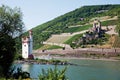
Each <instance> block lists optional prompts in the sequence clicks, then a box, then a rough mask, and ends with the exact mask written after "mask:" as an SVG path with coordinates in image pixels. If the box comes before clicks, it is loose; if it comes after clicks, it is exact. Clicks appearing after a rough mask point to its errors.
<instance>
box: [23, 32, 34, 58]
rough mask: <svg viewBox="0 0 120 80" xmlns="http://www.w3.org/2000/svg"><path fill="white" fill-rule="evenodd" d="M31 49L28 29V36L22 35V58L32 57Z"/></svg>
mask: <svg viewBox="0 0 120 80" xmlns="http://www.w3.org/2000/svg"><path fill="white" fill-rule="evenodd" d="M32 50H33V37H32V31H31V30H30V31H29V36H28V37H27V36H26V37H22V57H23V58H24V59H28V58H29V59H33V55H32Z"/></svg>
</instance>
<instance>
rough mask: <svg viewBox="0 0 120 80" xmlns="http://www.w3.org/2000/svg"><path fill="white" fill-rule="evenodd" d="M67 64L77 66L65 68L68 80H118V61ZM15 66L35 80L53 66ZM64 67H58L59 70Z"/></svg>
mask: <svg viewBox="0 0 120 80" xmlns="http://www.w3.org/2000/svg"><path fill="white" fill-rule="evenodd" d="M69 62H71V63H74V64H77V65H68V66H67V67H68V68H67V71H66V75H67V77H68V78H69V80H120V61H100V60H79V59H72V60H69ZM15 66H16V67H22V70H23V71H27V72H29V73H30V75H31V77H32V78H34V79H35V80H36V79H37V78H38V75H39V74H40V73H41V70H42V69H46V70H47V69H48V68H54V65H41V64H15ZM64 67H65V66H62V65H59V66H58V68H59V69H62V68H64Z"/></svg>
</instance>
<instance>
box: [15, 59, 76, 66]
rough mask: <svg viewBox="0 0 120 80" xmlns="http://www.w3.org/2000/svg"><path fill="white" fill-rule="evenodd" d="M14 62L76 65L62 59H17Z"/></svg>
mask: <svg viewBox="0 0 120 80" xmlns="http://www.w3.org/2000/svg"><path fill="white" fill-rule="evenodd" d="M14 64H42V65H76V64H73V63H69V62H68V61H61V60H43V59H42V60H16V61H14Z"/></svg>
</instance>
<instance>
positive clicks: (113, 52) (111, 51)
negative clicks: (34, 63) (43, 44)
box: [33, 48, 120, 56]
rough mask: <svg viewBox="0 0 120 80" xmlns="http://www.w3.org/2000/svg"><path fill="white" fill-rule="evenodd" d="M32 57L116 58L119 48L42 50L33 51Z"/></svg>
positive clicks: (119, 53) (119, 51) (119, 52)
mask: <svg viewBox="0 0 120 80" xmlns="http://www.w3.org/2000/svg"><path fill="white" fill-rule="evenodd" d="M33 53H35V54H34V56H40V55H41V54H46V55H47V54H66V55H67V54H69V55H70V54H78V55H81V54H84V53H87V54H91V53H95V54H103V55H110V56H116V55H120V48H111V49H104V48H78V49H65V50H63V49H54V50H45V51H44V52H43V51H42V50H34V52H33Z"/></svg>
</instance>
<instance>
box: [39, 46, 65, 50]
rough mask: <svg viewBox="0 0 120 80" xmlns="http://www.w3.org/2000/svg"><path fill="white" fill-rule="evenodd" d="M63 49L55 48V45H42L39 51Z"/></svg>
mask: <svg viewBox="0 0 120 80" xmlns="http://www.w3.org/2000/svg"><path fill="white" fill-rule="evenodd" d="M61 48H63V47H60V46H56V45H43V46H42V47H41V48H39V50H46V49H47V50H51V49H61Z"/></svg>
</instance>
